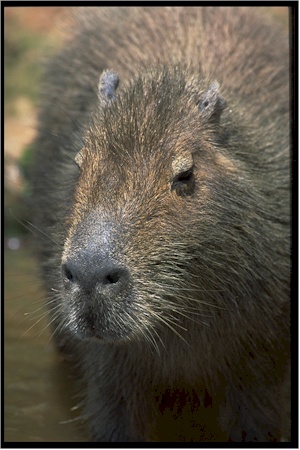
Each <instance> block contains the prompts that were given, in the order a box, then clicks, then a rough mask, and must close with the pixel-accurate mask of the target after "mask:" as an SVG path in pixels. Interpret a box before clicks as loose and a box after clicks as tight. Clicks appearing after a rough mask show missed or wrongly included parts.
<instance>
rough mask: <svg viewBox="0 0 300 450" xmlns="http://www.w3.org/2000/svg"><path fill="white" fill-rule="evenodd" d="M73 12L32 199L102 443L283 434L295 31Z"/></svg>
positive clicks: (199, 16)
mask: <svg viewBox="0 0 300 450" xmlns="http://www.w3.org/2000/svg"><path fill="white" fill-rule="evenodd" d="M77 16H78V17H77V18H76V19H75V21H74V22H73V23H72V30H73V33H72V37H71V38H69V39H68V40H67V42H66V44H65V46H64V48H63V49H62V50H61V51H60V53H59V54H58V55H57V56H55V57H54V58H53V59H51V61H50V63H49V64H48V66H47V69H46V74H45V81H44V85H43V92H44V94H45V95H44V96H43V99H42V102H41V107H40V113H39V133H38V136H37V139H36V141H35V149H36V151H35V165H34V170H33V188H34V192H35V195H34V206H33V208H34V218H35V225H36V226H37V228H38V229H39V230H41V234H42V233H43V234H44V240H43V241H40V243H39V247H40V248H39V255H40V261H41V267H42V271H43V274H44V280H45V286H46V288H47V291H48V295H49V296H50V300H49V310H50V320H51V322H52V325H53V330H54V332H55V337H56V341H57V344H58V346H59V347H61V348H64V350H65V351H67V352H71V353H72V352H73V353H75V354H76V357H77V358H78V360H79V361H80V364H81V371H82V379H83V380H84V381H85V383H86V386H87V387H86V392H85V393H84V404H85V415H86V417H87V422H88V425H89V430H90V436H91V439H92V440H95V441H103V442H117V441H122V442H125V441H214V442H224V441H225V442H226V441H238V442H241V441H246V442H249V441H259V442H264V441H276V440H277V441H278V440H280V439H282V438H284V432H283V429H282V420H283V419H284V418H285V417H284V416H285V415H286V414H287V408H286V404H287V402H288V400H287V399H285V398H284V395H283V392H284V384H285V381H286V378H287V377H288V375H287V373H288V366H289V320H290V318H289V289H290V241H289V239H290V226H289V222H290V200H289V195H290V194H289V192H290V174H289V78H288V70H289V69H288V68H289V64H288V39H287V36H285V34H284V33H283V32H282V31H281V30H279V29H278V28H277V27H276V26H275V25H274V24H272V23H269V22H268V20H265V19H264V20H262V19H261V18H259V17H257V16H256V15H255V14H254V13H253V12H252V11H251V10H250V9H247V8H240V7H234V8H229V7H225V8H222V7H202V8H200V7H192V8H188V7H183V8H181V7H175V8H171V7H159V8H153V7H152V8H141V7H132V8H123V7H118V8H115V7H111V8H102V7H101V8H99V7H98V8H80V9H79V13H78V14H77ZM107 69H108V70H107ZM101 73H102V76H101V78H100V82H99V77H100V75H101Z"/></svg>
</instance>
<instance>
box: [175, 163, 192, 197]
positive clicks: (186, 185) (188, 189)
mask: <svg viewBox="0 0 300 450" xmlns="http://www.w3.org/2000/svg"><path fill="white" fill-rule="evenodd" d="M194 187H195V177H194V172H193V167H192V168H191V169H189V170H186V171H184V172H181V173H179V174H178V175H176V176H175V177H174V179H173V182H172V187H171V190H172V191H173V190H175V191H176V193H177V195H180V196H184V195H191V194H192V193H193V192H194Z"/></svg>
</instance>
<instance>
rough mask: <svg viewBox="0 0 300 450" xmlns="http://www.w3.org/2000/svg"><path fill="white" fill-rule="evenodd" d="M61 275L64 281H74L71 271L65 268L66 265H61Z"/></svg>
mask: <svg viewBox="0 0 300 450" xmlns="http://www.w3.org/2000/svg"><path fill="white" fill-rule="evenodd" d="M62 274H63V277H64V278H65V279H67V280H68V281H74V276H73V274H72V272H71V270H70V269H69V267H68V266H67V264H63V265H62Z"/></svg>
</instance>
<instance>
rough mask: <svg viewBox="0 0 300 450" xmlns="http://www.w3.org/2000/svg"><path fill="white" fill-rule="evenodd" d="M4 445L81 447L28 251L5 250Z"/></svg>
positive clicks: (69, 388)
mask: <svg viewBox="0 0 300 450" xmlns="http://www.w3.org/2000/svg"><path fill="white" fill-rule="evenodd" d="M4 262H5V269H4V270H5V290H4V294H5V295H4V436H2V438H3V439H4V441H5V442H84V441H86V440H87V439H86V436H85V434H84V431H83V430H84V428H83V425H82V423H81V422H80V421H79V420H74V419H76V417H77V416H79V412H78V408H76V405H77V404H78V402H79V399H78V395H77V390H76V389H75V386H74V374H73V375H72V373H71V372H70V371H69V370H67V369H68V367H67V366H66V362H64V361H63V359H62V357H61V356H60V355H59V354H57V352H56V351H55V350H54V347H53V345H52V343H51V339H50V338H51V332H50V330H49V328H48V327H47V317H46V315H45V314H46V310H45V308H44V307H43V303H44V302H43V299H44V297H43V293H42V289H41V287H40V286H39V283H38V278H37V266H36V262H35V260H34V258H33V257H32V256H31V252H30V249H29V248H24V246H23V247H22V246H21V249H19V250H9V249H6V250H5V261H4Z"/></svg>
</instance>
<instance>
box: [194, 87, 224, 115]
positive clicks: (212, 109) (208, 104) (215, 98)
mask: <svg viewBox="0 0 300 450" xmlns="http://www.w3.org/2000/svg"><path fill="white" fill-rule="evenodd" d="M219 88H220V84H219V83H218V82H217V81H215V82H214V83H212V84H211V85H210V87H209V88H208V90H207V91H206V92H205V93H204V95H203V96H202V98H201V100H200V103H199V111H200V113H201V117H202V118H203V119H204V120H206V121H208V122H217V123H219V122H220V117H221V113H222V111H223V109H224V108H225V107H226V104H227V103H226V100H225V99H224V98H223V97H221V96H220V95H219Z"/></svg>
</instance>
